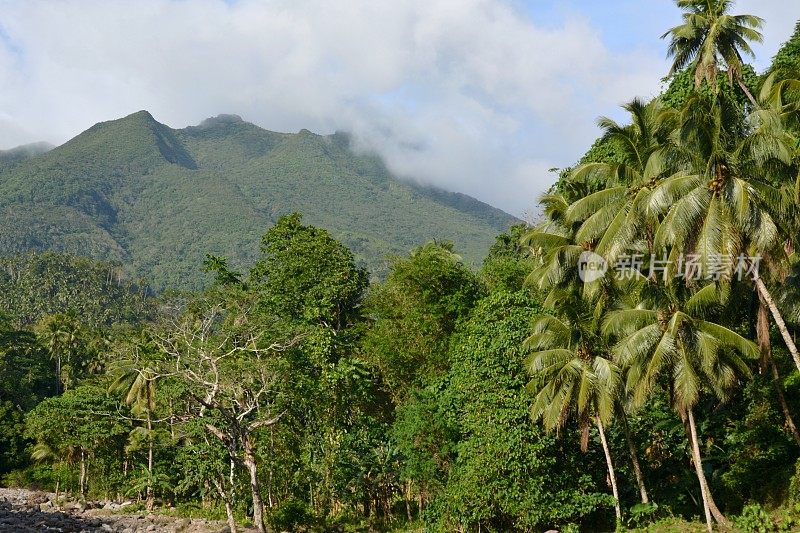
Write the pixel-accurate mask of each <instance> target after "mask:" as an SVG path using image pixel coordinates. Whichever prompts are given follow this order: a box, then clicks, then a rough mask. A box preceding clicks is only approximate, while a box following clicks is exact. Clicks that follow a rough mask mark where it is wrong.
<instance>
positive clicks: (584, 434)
mask: <svg viewBox="0 0 800 533" xmlns="http://www.w3.org/2000/svg"><path fill="white" fill-rule="evenodd" d="M552 301H553V302H558V303H557V304H555V303H554V305H553V309H552V311H553V314H552V315H550V316H544V317H542V318H540V319H539V320H538V321H537V322H536V324H535V325H534V327H533V332H532V334H531V336H530V337H529V338H528V339H526V341H525V345H526V347H527V348H529V349H530V350H531V351H532V353H531V354H530V356H529V358H528V360H527V362H526V366H527V370H528V373H529V375H530V377H531V380H530V382H529V383H528V389H529V390H530V392H531V393H532V394H533V403H532V404H531V416H532V417H533V418H534V420H541V421H542V423H543V424H544V427H545V430H547V431H552V430H556V431H558V430H559V429H561V428H562V427H563V426H564V425H565V424H566V423H567V421H568V420H569V419H570V417H574V418H575V420H576V421H577V423H578V427H579V428H580V431H581V449H582V450H583V451H586V450H587V449H588V444H589V428H590V426H591V425H592V424H595V425H596V426H597V430H598V433H599V435H600V442H601V444H602V446H603V452H604V454H605V458H606V466H607V468H608V476H609V480H610V482H611V490H612V493H613V495H614V511H615V513H616V517H617V522H620V521H621V520H622V511H621V509H620V502H619V492H618V490H617V478H616V475H615V473H614V463H613V461H612V458H611V451H610V449H609V447H608V441H607V439H606V433H605V426H606V425H607V424H608V423H609V422H610V420H611V418H612V417H613V415H614V409H615V403H616V400H617V397H618V396H617V395H618V392H619V384H620V381H619V369H618V368H617V366H616V365H615V364H614V363H613V362H612V361H611V359H610V357H608V355H609V353H608V351H607V350H606V349H605V346H606V344H605V343H604V341H603V338H602V336H601V332H600V323H599V322H598V319H597V317H596V316H595V315H594V314H593V308H592V306H591V305H587V302H586V301H585V300H583V299H582V298H580V297H579V296H576V295H575V294H574V293H573V294H570V293H568V292H563V293H561V295H560V298H558V299H555V298H554V299H553V300H552Z"/></svg>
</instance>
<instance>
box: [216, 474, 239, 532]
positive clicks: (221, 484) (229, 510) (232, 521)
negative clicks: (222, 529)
mask: <svg viewBox="0 0 800 533" xmlns="http://www.w3.org/2000/svg"><path fill="white" fill-rule="evenodd" d="M212 483H213V484H214V488H216V489H217V494H219V497H220V498H222V501H223V502H224V503H225V516H226V517H227V519H228V529H230V530H231V533H236V517H235V516H234V514H233V500H232V498H231V495H230V493H228V492H226V491H225V479H224V478H222V479H216V478H215V479H213V480H212Z"/></svg>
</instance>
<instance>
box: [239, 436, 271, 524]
mask: <svg viewBox="0 0 800 533" xmlns="http://www.w3.org/2000/svg"><path fill="white" fill-rule="evenodd" d="M243 440H244V466H245V468H247V471H248V472H249V473H250V491H251V492H252V496H253V523H254V524H255V525H256V529H258V533H266V532H267V529H266V527H265V526H264V502H263V501H262V500H261V488H260V487H259V484H258V465H257V464H256V456H255V452H254V451H253V438H252V436H250V435H247V436H246V437H245V438H244V439H243Z"/></svg>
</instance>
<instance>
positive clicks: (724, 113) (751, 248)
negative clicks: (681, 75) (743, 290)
mask: <svg viewBox="0 0 800 533" xmlns="http://www.w3.org/2000/svg"><path fill="white" fill-rule="evenodd" d="M756 116H761V117H766V116H767V115H765V114H764V112H763V111H757V112H756ZM753 118H754V120H753V121H752V124H751V125H752V131H750V132H748V133H747V134H744V133H743V132H742V127H741V126H737V124H738V120H739V118H738V116H737V114H736V112H735V111H734V110H733V109H732V107H731V106H730V105H729V103H728V102H726V101H725V100H724V99H717V100H715V101H710V100H708V99H706V98H703V97H701V96H699V95H694V96H692V97H691V98H690V99H689V101H688V102H687V104H686V106H685V108H684V109H683V111H682V113H681V119H680V128H679V130H678V131H676V133H675V136H676V140H675V142H674V143H673V148H672V150H673V154H672V155H671V157H672V158H674V159H675V160H676V161H677V163H676V165H679V166H680V170H679V171H678V172H676V173H675V174H673V175H672V176H669V177H667V178H665V179H664V180H662V181H661V182H660V183H659V184H658V186H657V187H656V188H655V190H654V191H653V193H652V194H651V195H650V198H649V202H650V203H649V206H648V209H650V210H652V212H654V213H656V214H659V215H662V216H663V219H662V221H661V223H660V225H659V228H658V231H657V232H656V235H655V247H656V249H661V248H664V249H666V248H670V249H671V251H672V257H671V258H672V265H679V264H680V261H679V254H684V253H688V254H693V253H696V254H697V255H698V256H699V262H700V263H701V264H702V266H703V268H704V269H705V270H706V271H707V270H708V267H709V265H710V264H711V263H712V262H713V261H714V258H719V257H720V256H724V257H732V258H738V257H742V258H744V257H751V256H759V257H769V256H773V257H780V256H781V254H783V253H785V252H784V251H783V245H784V243H785V242H786V241H787V240H788V239H790V238H791V236H790V232H791V229H790V228H791V225H786V224H784V223H783V222H782V220H781V219H783V218H784V214H785V212H786V211H787V210H788V209H789V207H788V204H790V203H791V201H790V200H787V195H786V193H785V191H782V190H781V189H779V188H778V187H776V186H774V185H773V184H772V183H770V181H768V179H766V178H768V177H771V176H781V175H786V173H787V172H788V169H789V168H790V165H791V164H792V162H793V151H794V147H793V146H791V137H789V136H786V135H784V134H783V130H782V129H781V128H780V127H779V124H776V122H775V121H774V120H757V118H756V117H753ZM736 266H737V264H736V262H731V263H729V264H728V265H727V266H726V268H725V271H724V272H723V275H724V276H725V277H727V278H730V277H732V276H733V274H734V270H735V268H736ZM749 267H753V268H752V271H751V272H750V274H751V275H752V280H753V282H754V284H755V287H756V290H757V291H758V294H759V296H760V297H761V298H763V300H764V302H765V304H766V305H767V307H768V308H769V310H770V312H771V314H772V316H773V319H774V320H775V323H776V325H777V327H778V330H779V331H780V333H781V335H782V337H783V339H784V342H785V343H786V346H787V347H788V349H789V352H790V353H791V354H792V358H793V359H794V362H795V365H796V366H797V368H798V370H800V353H798V350H797V347H796V345H795V343H794V340H793V339H792V337H791V335H790V334H789V331H788V329H787V327H786V324H785V323H784V321H783V318H782V316H781V313H780V311H779V309H778V307H777V305H776V304H775V301H774V299H773V298H772V295H771V294H770V292H769V289H768V288H767V286H766V284H765V283H764V280H763V279H761V277H760V276H759V274H758V270H757V268H755V267H756V265H755V264H754V263H750V264H749V266H748V269H749Z"/></svg>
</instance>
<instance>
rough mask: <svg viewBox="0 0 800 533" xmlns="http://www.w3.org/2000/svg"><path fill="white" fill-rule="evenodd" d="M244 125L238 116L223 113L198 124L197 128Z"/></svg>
mask: <svg viewBox="0 0 800 533" xmlns="http://www.w3.org/2000/svg"><path fill="white" fill-rule="evenodd" d="M244 123H245V121H244V120H243V119H242V117H240V116H239V115H233V114H225V113H223V114H221V115H217V116H215V117H209V118H207V119H205V120H204V121H203V122H201V123H200V124H198V125H197V127H198V128H201V129H207V128H213V127H214V126H220V125H224V124H244Z"/></svg>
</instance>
